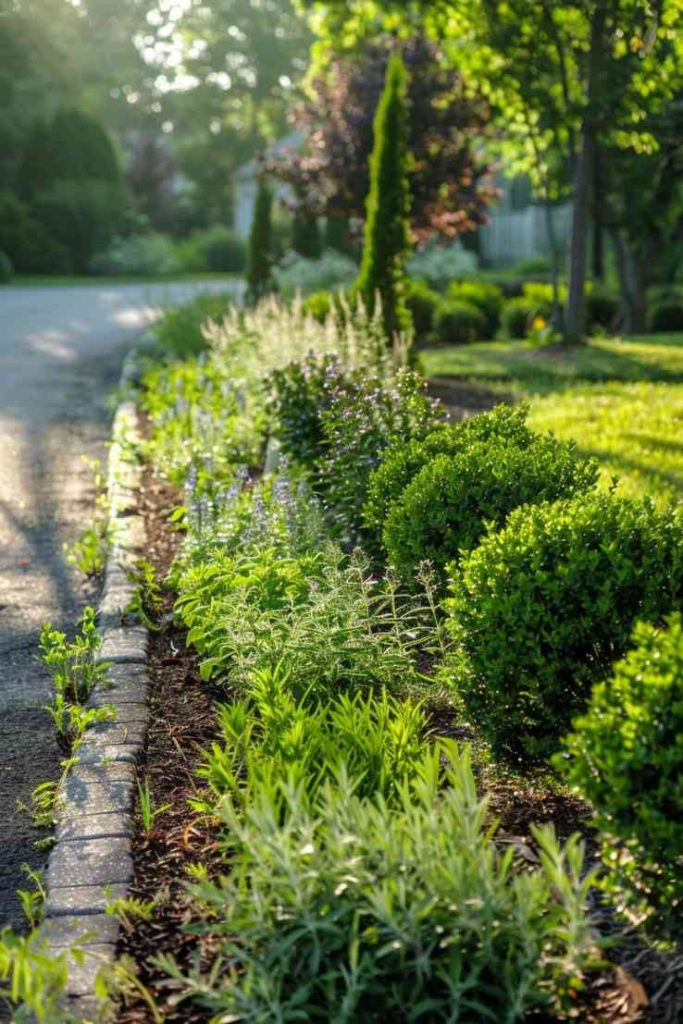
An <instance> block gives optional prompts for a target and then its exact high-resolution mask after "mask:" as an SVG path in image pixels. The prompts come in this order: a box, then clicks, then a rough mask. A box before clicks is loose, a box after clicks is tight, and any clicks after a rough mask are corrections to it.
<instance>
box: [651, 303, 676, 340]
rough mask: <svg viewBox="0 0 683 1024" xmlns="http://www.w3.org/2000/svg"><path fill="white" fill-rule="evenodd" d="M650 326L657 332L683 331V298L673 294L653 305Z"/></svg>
mask: <svg viewBox="0 0 683 1024" xmlns="http://www.w3.org/2000/svg"><path fill="white" fill-rule="evenodd" d="M650 327H651V329H652V330H653V331H655V332H660V331H661V332H663V331H683V299H680V298H678V297H677V296H673V297H672V298H670V299H662V300H660V301H659V302H657V303H655V305H653V307H652V310H651V312H650Z"/></svg>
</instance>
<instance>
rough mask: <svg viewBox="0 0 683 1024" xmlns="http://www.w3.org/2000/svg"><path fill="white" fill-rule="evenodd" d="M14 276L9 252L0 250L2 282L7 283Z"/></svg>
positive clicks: (0, 277)
mask: <svg viewBox="0 0 683 1024" xmlns="http://www.w3.org/2000/svg"><path fill="white" fill-rule="evenodd" d="M13 276H14V269H13V267H12V261H11V259H10V258H9V256H8V255H7V253H4V252H2V250H0V284H7V283H8V282H9V281H11V280H12V277H13Z"/></svg>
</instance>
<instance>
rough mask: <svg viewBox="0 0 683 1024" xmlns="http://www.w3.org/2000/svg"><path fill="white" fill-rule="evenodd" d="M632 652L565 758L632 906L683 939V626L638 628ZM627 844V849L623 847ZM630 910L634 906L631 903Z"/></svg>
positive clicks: (598, 693) (673, 622) (599, 691)
mask: <svg viewBox="0 0 683 1024" xmlns="http://www.w3.org/2000/svg"><path fill="white" fill-rule="evenodd" d="M633 643H634V645H635V647H634V649H633V650H632V651H630V653H629V654H627V655H626V657H625V658H624V659H623V660H622V661H620V662H618V663H617V664H616V665H615V666H614V671H613V673H612V675H611V676H610V678H609V679H608V680H607V681H606V682H604V683H600V684H599V685H598V686H596V687H595V688H594V690H593V694H592V696H591V700H590V704H589V706H588V710H587V712H586V713H585V714H584V715H582V716H581V717H580V718H577V719H576V721H575V722H574V731H573V732H572V734H571V735H570V736H569V737H568V739H567V741H566V746H567V750H568V753H569V755H570V759H569V761H566V760H565V758H560V757H558V758H557V763H558V765H561V764H564V765H565V766H566V771H567V774H568V776H569V779H570V781H571V782H572V783H573V784H574V785H575V786H576V787H577V788H578V789H579V790H580V792H581V794H582V795H583V796H584V797H586V799H587V800H590V802H591V803H592V805H593V807H594V808H595V810H596V812H597V825H598V826H599V827H600V828H601V829H602V830H603V831H604V832H606V833H607V839H606V842H605V844H604V847H603V859H604V860H605V863H606V866H607V868H608V871H609V875H610V879H611V881H612V883H613V884H614V885H615V886H616V887H617V888H622V889H625V890H626V892H627V893H629V894H630V895H631V897H633V902H634V903H635V906H632V909H633V910H634V911H635V912H636V914H637V915H644V916H645V917H646V918H648V920H649V923H650V925H651V927H652V928H653V929H654V930H655V931H660V932H661V933H662V934H663V935H664V936H665V937H667V938H671V939H674V940H677V941H680V940H681V939H683V743H682V742H681V737H682V736H683V622H682V620H681V615H680V614H676V615H673V616H672V617H671V618H670V619H669V621H668V623H667V627H666V629H656V628H654V627H653V626H651V625H646V624H643V623H641V624H639V625H638V626H636V629H635V632H634V635H633ZM621 844H623V845H622V848H621V849H620V845H621ZM627 906H628V902H627Z"/></svg>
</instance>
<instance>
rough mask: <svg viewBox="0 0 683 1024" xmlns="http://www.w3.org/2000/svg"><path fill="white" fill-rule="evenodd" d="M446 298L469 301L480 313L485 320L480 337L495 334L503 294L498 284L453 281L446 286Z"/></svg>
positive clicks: (498, 325) (487, 338)
mask: <svg viewBox="0 0 683 1024" xmlns="http://www.w3.org/2000/svg"><path fill="white" fill-rule="evenodd" d="M447 294H448V298H449V300H452V301H454V302H469V303H471V305H473V306H476V307H477V309H478V310H479V311H480V312H481V313H482V315H483V317H484V321H485V328H484V334H483V335H482V338H483V339H484V340H489V339H491V338H494V337H495V336H496V332H497V330H498V328H499V327H500V314H501V310H502V308H503V302H504V301H505V300H504V296H503V293H502V291H501V290H500V288H499V287H498V285H495V284H491V283H489V282H488V281H454V282H453V283H452V284H451V285H449V288H448V293H447Z"/></svg>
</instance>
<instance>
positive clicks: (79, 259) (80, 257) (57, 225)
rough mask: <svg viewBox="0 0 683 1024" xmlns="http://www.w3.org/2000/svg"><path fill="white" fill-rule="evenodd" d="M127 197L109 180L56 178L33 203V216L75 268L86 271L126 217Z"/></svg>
mask: <svg viewBox="0 0 683 1024" xmlns="http://www.w3.org/2000/svg"><path fill="white" fill-rule="evenodd" d="M125 203H126V198H125V194H124V193H123V191H122V190H121V189H120V188H119V187H118V186H116V185H112V184H110V183H109V182H106V181H98V180H92V181H81V180H79V181H61V180H60V181H57V182H55V184H54V185H53V186H52V188H51V189H50V190H49V191H48V192H44V193H41V194H40V195H39V196H37V197H36V199H35V200H34V201H33V203H32V205H31V215H32V216H33V217H35V219H36V220H38V221H39V222H40V223H41V224H42V226H43V228H44V229H45V231H46V232H47V234H48V235H49V236H50V237H51V238H54V239H55V241H57V242H58V243H59V245H60V246H61V247H62V248H63V249H64V250H65V251H66V252H67V253H68V254H69V259H70V262H71V264H72V267H73V269H74V270H75V271H78V272H79V273H87V271H88V269H89V267H90V261H91V260H92V258H93V256H94V255H95V253H96V252H99V251H101V250H103V249H105V248H106V246H107V245H108V244H109V242H110V240H111V238H112V237H113V236H114V234H115V233H116V231H117V230H118V229H119V228H120V227H121V225H122V223H123V220H124V212H125Z"/></svg>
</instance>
